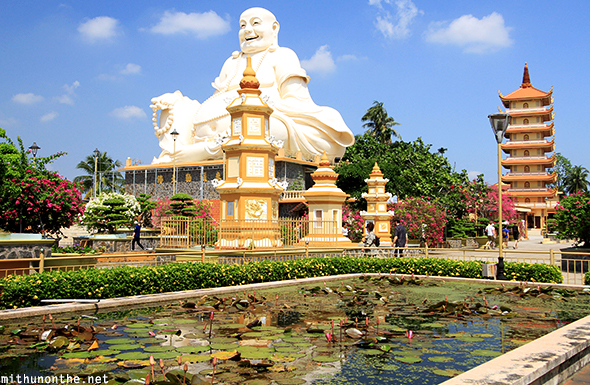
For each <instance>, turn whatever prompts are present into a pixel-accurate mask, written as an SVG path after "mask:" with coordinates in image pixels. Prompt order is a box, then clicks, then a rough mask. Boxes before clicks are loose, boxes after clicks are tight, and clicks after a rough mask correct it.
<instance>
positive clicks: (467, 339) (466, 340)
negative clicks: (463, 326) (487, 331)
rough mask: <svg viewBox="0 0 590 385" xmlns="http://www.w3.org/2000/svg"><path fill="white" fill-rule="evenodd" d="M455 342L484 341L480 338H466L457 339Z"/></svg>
mask: <svg viewBox="0 0 590 385" xmlns="http://www.w3.org/2000/svg"><path fill="white" fill-rule="evenodd" d="M457 340H459V341H463V342H482V341H485V340H484V339H483V338H480V337H468V336H461V337H457Z"/></svg>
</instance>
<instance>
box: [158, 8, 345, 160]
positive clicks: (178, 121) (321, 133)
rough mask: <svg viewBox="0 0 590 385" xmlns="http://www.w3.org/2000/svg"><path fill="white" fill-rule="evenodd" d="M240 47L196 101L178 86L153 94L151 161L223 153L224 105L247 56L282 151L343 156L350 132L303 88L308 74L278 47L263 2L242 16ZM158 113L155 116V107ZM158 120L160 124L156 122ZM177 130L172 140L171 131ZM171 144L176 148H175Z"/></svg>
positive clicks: (226, 133)
mask: <svg viewBox="0 0 590 385" xmlns="http://www.w3.org/2000/svg"><path fill="white" fill-rule="evenodd" d="M238 35H239V38H240V51H236V52H234V53H233V54H232V56H231V57H230V58H229V59H227V60H226V61H225V63H224V64H223V68H222V69H221V73H220V74H219V77H217V78H216V79H215V81H214V82H213V83H212V86H213V88H215V92H214V93H213V95H212V96H211V97H210V98H209V99H207V100H205V101H204V102H203V103H199V102H198V101H196V100H191V99H189V98H187V97H186V96H183V95H182V93H181V92H180V91H176V92H174V93H167V94H164V95H162V96H159V97H157V98H153V99H152V106H151V107H152V110H153V111H154V119H153V123H154V128H155V131H156V136H158V139H159V141H160V147H161V148H162V153H161V154H160V156H159V157H158V158H154V160H153V162H152V163H169V162H172V161H173V158H176V161H177V162H198V161H203V160H209V159H221V158H222V157H223V153H222V150H221V144H223V143H224V141H225V139H226V138H227V137H229V128H230V116H229V113H228V112H227V110H226V107H227V106H228V105H229V104H230V102H231V101H232V100H234V99H235V98H237V97H238V93H237V90H238V89H239V88H240V85H239V83H240V80H241V79H242V74H243V72H244V70H245V68H246V57H247V56H248V55H250V56H251V57H252V67H253V69H254V71H256V77H257V79H258V81H259V82H260V90H261V91H262V95H261V96H262V97H263V98H264V100H265V101H266V102H267V103H268V105H269V106H270V107H271V108H272V109H273V110H274V111H273V113H272V115H271V118H270V134H271V135H272V136H274V138H275V140H282V141H283V142H284V149H285V154H287V155H288V156H289V155H290V156H294V155H295V154H296V153H297V152H298V151H301V153H302V154H303V156H304V158H308V159H310V158H311V159H312V158H313V157H315V156H316V155H322V154H323V153H324V151H325V152H326V154H327V155H328V157H329V158H330V159H332V158H334V157H337V156H342V155H343V154H344V150H345V149H346V147H348V146H351V145H352V144H353V143H354V136H353V134H352V132H351V131H350V129H349V128H348V127H347V126H346V123H344V120H343V119H342V116H340V113H338V111H336V110H334V109H333V108H330V107H322V106H318V105H316V104H315V103H314V102H313V100H312V99H311V96H310V95H309V90H308V88H307V83H308V81H309V77H308V76H307V74H306V72H305V70H304V69H303V68H301V64H300V63H299V58H298V57H297V55H296V54H295V52H293V51H292V50H290V49H289V48H285V47H279V45H278V35H279V23H278V21H277V20H276V18H275V16H274V15H273V14H272V13H271V12H269V11H267V10H266V9H263V8H250V9H248V10H246V11H244V13H242V15H241V16H240V32H239V34H238ZM158 110H161V112H160V118H159V120H158V119H157V112H158ZM158 123H159V124H158ZM174 130H176V132H178V136H177V139H176V145H175V146H174V140H173V139H174V138H173V136H172V135H171V132H173V131H174ZM174 147H176V151H175V152H174Z"/></svg>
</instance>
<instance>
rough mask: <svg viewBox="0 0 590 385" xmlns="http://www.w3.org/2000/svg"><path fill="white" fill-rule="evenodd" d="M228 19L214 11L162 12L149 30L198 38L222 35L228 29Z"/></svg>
mask: <svg viewBox="0 0 590 385" xmlns="http://www.w3.org/2000/svg"><path fill="white" fill-rule="evenodd" d="M230 29H231V28H230V24H229V20H228V19H226V20H224V19H222V18H221V17H220V16H219V15H218V14H217V13H215V12H214V11H209V12H204V13H188V14H187V13H184V12H170V11H166V12H164V15H163V16H162V18H161V19H160V22H159V23H158V24H156V25H155V26H153V27H152V28H151V29H150V30H151V31H152V32H153V33H160V34H162V35H174V34H193V35H195V36H196V37H197V38H198V39H206V38H208V37H210V36H216V35H223V34H224V33H226V32H229V31H230Z"/></svg>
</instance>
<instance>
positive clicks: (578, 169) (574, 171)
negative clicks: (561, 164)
mask: <svg viewBox="0 0 590 385" xmlns="http://www.w3.org/2000/svg"><path fill="white" fill-rule="evenodd" d="M563 183H564V187H565V191H566V192H567V193H568V194H575V193H578V192H582V191H588V185H589V184H590V182H588V169H587V168H586V167H582V166H573V167H572V168H571V169H570V172H569V173H568V174H567V175H566V176H565V178H564V181H563Z"/></svg>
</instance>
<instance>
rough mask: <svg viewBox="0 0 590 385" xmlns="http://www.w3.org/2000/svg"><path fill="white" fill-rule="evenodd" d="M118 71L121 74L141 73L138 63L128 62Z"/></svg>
mask: <svg viewBox="0 0 590 385" xmlns="http://www.w3.org/2000/svg"><path fill="white" fill-rule="evenodd" d="M120 72H121V74H123V75H137V74H140V73H141V66H140V65H138V64H133V63H129V64H127V65H126V66H125V68H124V69H122V70H121V71H120Z"/></svg>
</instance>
